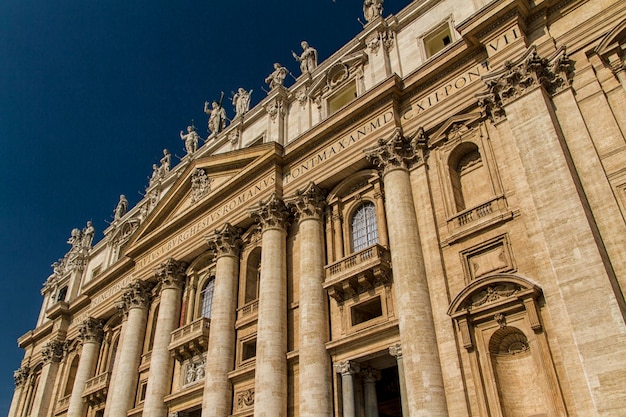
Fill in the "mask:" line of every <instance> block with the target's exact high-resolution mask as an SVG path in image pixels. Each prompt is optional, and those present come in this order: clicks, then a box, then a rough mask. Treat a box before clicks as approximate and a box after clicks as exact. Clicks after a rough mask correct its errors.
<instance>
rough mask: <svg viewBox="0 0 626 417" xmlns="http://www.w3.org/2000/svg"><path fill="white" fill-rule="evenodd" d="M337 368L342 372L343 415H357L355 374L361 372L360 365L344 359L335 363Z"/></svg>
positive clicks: (351, 416) (338, 371)
mask: <svg viewBox="0 0 626 417" xmlns="http://www.w3.org/2000/svg"><path fill="white" fill-rule="evenodd" d="M335 370H336V371H337V373H340V374H341V398H342V403H343V417H356V407H355V403H354V399H355V392H354V374H356V373H357V372H359V370H360V368H359V365H358V364H356V363H354V362H351V361H343V362H339V363H338V364H336V365H335Z"/></svg>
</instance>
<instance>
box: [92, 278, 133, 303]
mask: <svg viewBox="0 0 626 417" xmlns="http://www.w3.org/2000/svg"><path fill="white" fill-rule="evenodd" d="M131 280H132V276H127V277H126V278H124V279H122V280H121V281H118V282H116V283H115V284H113V285H111V286H110V287H109V288H107V289H106V290H104V291H103V292H101V293H100V294H98V295H96V296H95V297H93V298H92V299H91V307H92V308H93V307H96V306H97V305H100V304H102V303H104V302H105V301H106V300H108V299H109V298H110V297H111V296H113V295H115V294H117V293H119V292H120V291H122V288H124V287H125V286H127V285H128V284H130V281H131Z"/></svg>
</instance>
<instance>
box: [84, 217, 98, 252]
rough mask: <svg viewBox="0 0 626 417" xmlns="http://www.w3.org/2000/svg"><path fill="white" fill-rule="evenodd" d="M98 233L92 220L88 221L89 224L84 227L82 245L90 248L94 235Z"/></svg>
mask: <svg viewBox="0 0 626 417" xmlns="http://www.w3.org/2000/svg"><path fill="white" fill-rule="evenodd" d="M95 233H96V229H95V228H94V227H93V223H92V222H91V220H89V221H87V225H86V226H85V228H84V229H83V240H82V247H83V248H90V247H91V242H93V236H94V234H95Z"/></svg>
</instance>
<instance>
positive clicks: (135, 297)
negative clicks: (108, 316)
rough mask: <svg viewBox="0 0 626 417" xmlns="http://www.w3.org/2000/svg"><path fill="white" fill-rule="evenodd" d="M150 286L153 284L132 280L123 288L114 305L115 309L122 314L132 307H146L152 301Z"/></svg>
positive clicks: (125, 313)
mask: <svg viewBox="0 0 626 417" xmlns="http://www.w3.org/2000/svg"><path fill="white" fill-rule="evenodd" d="M152 286H153V284H150V283H148V282H146V281H142V280H140V279H136V280H134V281H133V282H131V283H130V284H128V285H127V286H126V287H125V288H124V291H123V292H122V296H121V299H120V301H119V302H118V303H117V305H116V307H117V309H118V310H119V311H120V312H122V313H123V314H124V315H128V312H129V311H130V310H131V309H132V308H148V305H149V304H150V301H152V292H151V290H152Z"/></svg>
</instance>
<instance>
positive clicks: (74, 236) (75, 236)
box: [67, 228, 82, 249]
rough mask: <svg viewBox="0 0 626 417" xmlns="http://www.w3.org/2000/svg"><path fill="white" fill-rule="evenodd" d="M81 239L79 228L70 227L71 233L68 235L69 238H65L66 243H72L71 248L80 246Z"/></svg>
mask: <svg viewBox="0 0 626 417" xmlns="http://www.w3.org/2000/svg"><path fill="white" fill-rule="evenodd" d="M81 241H82V234H81V231H80V229H76V228H74V229H72V233H71V235H70V238H69V239H68V240H67V243H69V244H70V245H72V249H75V248H78V247H80V243H81Z"/></svg>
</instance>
